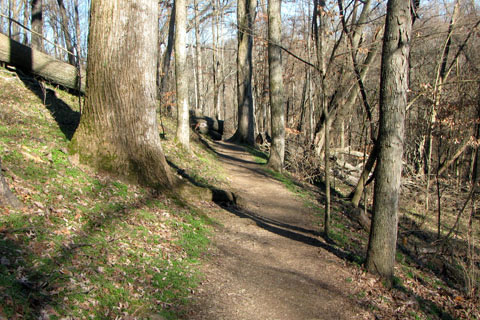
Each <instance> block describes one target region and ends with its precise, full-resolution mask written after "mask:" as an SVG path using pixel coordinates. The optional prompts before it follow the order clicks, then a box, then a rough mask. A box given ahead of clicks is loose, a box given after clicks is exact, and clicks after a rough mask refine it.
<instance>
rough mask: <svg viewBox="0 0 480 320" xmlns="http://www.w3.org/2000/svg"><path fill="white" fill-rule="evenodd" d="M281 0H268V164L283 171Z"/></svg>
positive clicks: (283, 116) (283, 110)
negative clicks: (269, 122)
mask: <svg viewBox="0 0 480 320" xmlns="http://www.w3.org/2000/svg"><path fill="white" fill-rule="evenodd" d="M281 7H282V2H281V0H269V1H268V70H269V76H270V81H269V82H270V110H271V114H272V120H271V121H272V146H271V148H270V157H269V159H268V166H269V167H270V168H272V169H273V170H275V171H280V172H281V171H282V170H283V164H284V161H285V105H284V103H283V79H282V49H281V48H280V44H281V40H282V20H281Z"/></svg>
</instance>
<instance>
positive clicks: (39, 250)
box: [0, 78, 225, 319]
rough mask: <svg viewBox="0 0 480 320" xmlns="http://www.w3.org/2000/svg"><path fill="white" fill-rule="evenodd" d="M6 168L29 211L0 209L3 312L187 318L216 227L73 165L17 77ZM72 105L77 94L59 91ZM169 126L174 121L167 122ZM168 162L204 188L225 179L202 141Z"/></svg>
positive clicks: (3, 114) (173, 202) (3, 101)
mask: <svg viewBox="0 0 480 320" xmlns="http://www.w3.org/2000/svg"><path fill="white" fill-rule="evenodd" d="M0 88H2V89H0V105H1V107H0V119H1V120H2V121H1V124H0V152H1V154H2V167H3V168H4V169H6V171H5V172H4V175H5V177H6V179H7V182H8V183H9V184H10V185H11V187H12V189H13V191H14V192H15V193H16V195H17V197H18V198H19V199H20V200H21V201H22V202H23V203H24V204H25V208H23V209H19V210H15V209H12V208H1V210H0V258H1V259H2V260H1V263H0V318H2V317H3V318H7V319H9V318H12V317H14V316H15V315H16V314H18V315H21V317H22V318H23V319H37V318H38V315H39V314H41V312H44V313H46V314H48V315H50V316H51V318H52V319H55V318H57V319H59V318H62V317H68V316H70V317H73V318H78V319H86V318H93V319H115V318H125V317H127V316H129V315H130V316H133V317H136V318H149V317H152V316H154V315H162V316H163V317H165V318H166V319H176V318H178V317H181V316H182V312H183V310H184V309H185V305H186V304H188V303H189V301H190V300H191V298H190V296H191V292H192V291H193V289H194V288H195V286H196V285H197V284H198V282H199V280H200V279H201V277H202V275H201V274H200V273H199V272H198V265H199V263H200V258H201V256H202V254H203V252H204V251H205V248H206V246H208V235H209V233H210V226H209V225H210V224H211V221H209V219H208V218H206V217H205V215H204V213H203V212H202V211H201V209H196V208H195V209H194V208H193V207H191V206H190V205H189V204H188V203H187V202H185V200H183V199H180V198H169V197H167V196H164V195H161V196H157V195H154V194H152V193H151V191H150V190H148V189H144V188H141V187H138V186H135V185H130V184H127V183H125V182H123V181H120V180H117V179H114V178H111V177H108V176H104V175H101V174H98V173H96V172H94V171H93V170H91V169H88V168H84V167H77V166H76V165H74V164H72V163H71V162H70V160H69V158H68V155H67V154H66V150H68V143H69V141H68V140H67V139H66V137H65V135H64V134H63V133H62V132H61V131H60V129H59V127H58V125H57V123H56V122H55V121H54V119H53V118H52V116H51V114H50V112H49V111H48V110H47V109H46V108H45V107H44V106H43V105H42V101H41V100H40V99H39V98H38V97H37V96H36V95H35V94H34V93H32V92H31V91H30V90H29V89H27V88H25V87H24V86H23V84H22V83H21V82H20V81H16V80H15V81H4V80H3V78H2V79H0ZM57 97H59V98H60V99H62V100H63V101H64V102H65V103H68V104H69V105H70V107H71V108H72V109H73V110H75V109H76V108H78V106H77V105H76V97H73V96H71V95H69V94H67V93H65V92H62V91H57ZM169 122H171V123H173V121H169ZM167 129H168V131H167V140H165V141H164V148H165V151H166V153H167V154H168V155H170V157H169V159H170V160H171V161H172V162H173V163H174V164H175V165H176V166H177V167H179V168H180V169H182V170H184V171H185V172H187V173H188V174H189V175H191V176H192V177H193V178H194V179H196V180H197V181H201V182H202V183H203V184H205V185H217V184H222V183H224V180H225V179H224V176H223V175H222V172H221V170H218V163H217V162H216V157H215V156H214V155H213V153H211V152H210V151H208V150H206V149H205V148H204V147H203V146H201V145H200V144H198V145H197V144H195V142H194V143H193V144H192V145H193V147H192V149H193V151H192V152H191V153H190V152H186V151H184V150H177V149H176V148H175V145H174V142H173V140H172V138H173V136H174V134H173V132H174V128H170V127H169V128H167Z"/></svg>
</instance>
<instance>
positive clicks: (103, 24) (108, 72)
mask: <svg viewBox="0 0 480 320" xmlns="http://www.w3.org/2000/svg"><path fill="white" fill-rule="evenodd" d="M157 23H158V4H157V3H156V2H154V1H149V0H134V1H121V2H118V1H115V0H102V1H93V2H92V7H91V14H90V33H89V39H88V46H89V48H88V64H87V70H88V80H87V83H88V87H87V92H86V99H85V109H84V112H83V114H82V118H81V120H80V125H79V127H78V130H77V132H76V133H75V135H74V137H73V140H72V142H71V145H70V151H71V153H72V154H74V155H76V156H77V155H78V159H79V161H80V162H82V163H85V164H89V165H92V166H93V167H95V168H97V169H98V170H100V171H107V172H110V173H113V174H115V175H118V176H120V177H123V178H124V179H126V180H128V181H132V182H136V183H141V184H144V185H147V186H151V187H155V188H159V189H166V188H170V187H172V185H173V182H174V181H173V176H172V175H171V173H170V171H169V167H168V165H167V162H166V160H165V156H164V154H163V150H162V146H161V144H160V135H159V133H158V127H157V120H156V119H157V117H156V96H157V94H156V77H155V76H156V61H157V60H156V54H157V49H156V44H157V36H158V32H157V28H156V27H152V26H156V25H157Z"/></svg>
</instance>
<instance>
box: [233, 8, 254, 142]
mask: <svg viewBox="0 0 480 320" xmlns="http://www.w3.org/2000/svg"><path fill="white" fill-rule="evenodd" d="M256 4H257V1H256V0H239V1H238V7H237V24H238V51H237V104H238V126H237V131H236V132H235V134H234V135H233V137H232V140H235V141H237V142H240V143H246V144H249V145H254V144H255V137H254V134H255V124H254V116H253V112H254V108H253V96H252V68H253V66H252V50H253V34H252V32H251V30H252V29H253V23H254V20H255V9H256Z"/></svg>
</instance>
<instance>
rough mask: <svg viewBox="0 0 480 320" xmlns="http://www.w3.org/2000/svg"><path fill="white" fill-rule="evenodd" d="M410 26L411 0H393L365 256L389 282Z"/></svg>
mask: <svg viewBox="0 0 480 320" xmlns="http://www.w3.org/2000/svg"><path fill="white" fill-rule="evenodd" d="M411 31H412V16H411V2H410V1H404V0H389V1H388V4H387V17H386V25H385V35H384V39H383V51H382V64H381V78H380V122H379V137H378V147H379V150H378V152H379V153H378V159H377V166H376V169H375V188H374V207H373V210H374V213H373V221H372V228H371V230H370V239H369V243H368V251H367V261H366V267H367V269H368V270H369V271H370V272H373V273H376V274H379V275H380V276H381V277H383V278H384V279H385V280H386V281H387V285H389V286H391V285H392V282H393V275H394V265H395V251H396V244H397V226H398V199H399V195H400V182H401V173H402V155H403V142H404V141H403V140H404V120H405V110H406V106H407V90H408V67H409V64H408V57H409V52H410V40H411Z"/></svg>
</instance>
